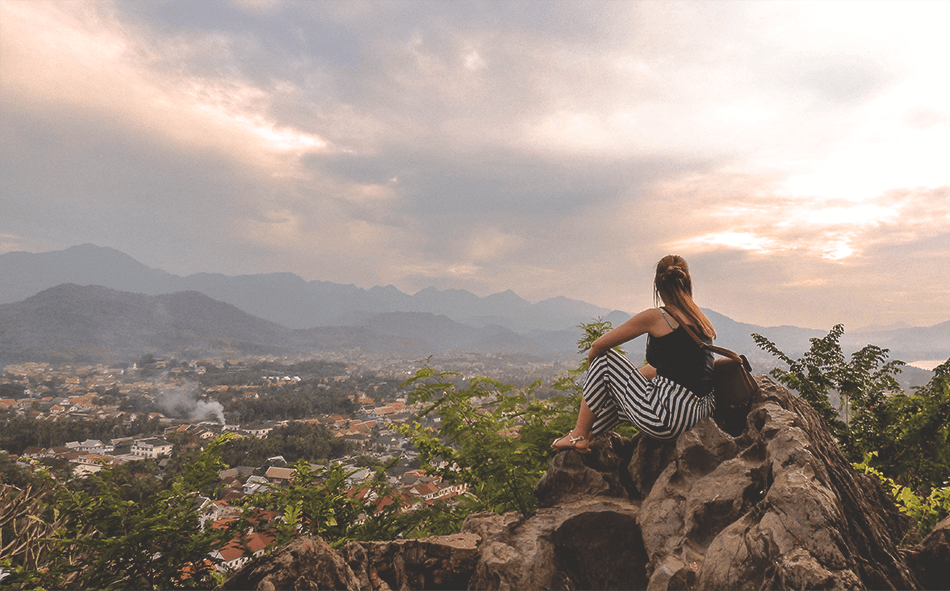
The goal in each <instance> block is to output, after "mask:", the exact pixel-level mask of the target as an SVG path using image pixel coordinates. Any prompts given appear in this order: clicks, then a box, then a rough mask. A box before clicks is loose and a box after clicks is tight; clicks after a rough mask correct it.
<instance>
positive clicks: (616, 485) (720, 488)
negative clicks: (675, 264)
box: [223, 378, 950, 591]
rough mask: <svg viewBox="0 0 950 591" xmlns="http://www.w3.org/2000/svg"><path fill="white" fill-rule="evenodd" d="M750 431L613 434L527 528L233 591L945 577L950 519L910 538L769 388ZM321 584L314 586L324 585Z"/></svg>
mask: <svg viewBox="0 0 950 591" xmlns="http://www.w3.org/2000/svg"><path fill="white" fill-rule="evenodd" d="M759 383H760V386H761V391H760V393H759V394H758V396H757V398H756V399H755V400H754V401H753V404H752V406H751V408H750V411H749V413H748V416H747V417H746V420H745V422H744V424H742V423H741V421H740V424H739V425H738V426H736V425H734V424H731V423H729V422H727V421H726V420H724V419H725V417H718V418H717V420H713V419H704V420H702V421H700V422H699V423H698V424H697V425H696V426H695V427H694V428H693V429H692V430H690V431H689V432H687V433H684V434H683V435H682V436H680V437H679V438H678V439H677V440H676V441H674V442H669V443H661V442H657V441H654V440H651V439H648V438H646V437H643V436H640V435H638V436H635V437H634V438H633V439H625V438H622V437H620V436H618V435H616V434H614V433H611V434H607V435H605V436H601V437H598V438H595V439H594V440H593V441H592V442H591V453H590V454H587V455H581V454H579V453H577V452H574V451H568V452H563V453H560V454H557V455H556V456H554V458H553V459H552V461H551V464H550V467H549V470H548V473H547V474H546V475H545V476H544V477H543V478H542V479H541V481H540V482H539V483H538V485H537V488H536V491H535V493H536V495H537V497H538V500H539V505H540V508H539V509H538V510H537V512H536V513H535V514H533V515H532V516H531V517H530V518H528V519H524V518H523V517H521V516H520V515H515V514H505V515H497V514H492V513H483V514H477V515H472V516H470V517H469V518H468V519H467V520H466V521H465V524H464V525H463V527H462V532H461V533H460V534H459V535H458V536H443V537H436V538H427V539H423V540H406V541H398V542H378V543H359V544H357V543H351V544H349V545H347V546H346V547H345V548H344V549H343V550H342V551H340V552H337V551H334V550H331V549H330V548H329V547H327V546H326V544H324V543H323V542H322V540H319V539H317V540H311V539H304V540H297V541H295V542H293V543H291V544H288V545H287V546H285V547H283V548H281V549H279V550H278V551H277V552H275V553H274V554H272V555H270V556H268V557H265V558H262V559H259V560H257V561H255V562H252V563H251V564H250V565H248V566H247V567H245V568H244V569H243V570H242V571H241V572H239V573H237V574H236V575H235V576H234V577H232V579H230V580H229V581H228V582H227V583H225V585H224V586H223V588H226V589H251V588H256V589H279V588H294V589H317V588H319V589H327V588H329V589H354V590H356V589H358V590H360V591H390V590H392V591H402V590H407V589H466V588H467V589H498V590H507V589H519V590H520V589H655V590H666V589H913V588H928V589H930V588H940V587H934V585H943V586H945V581H946V580H948V579H947V578H946V577H945V576H944V575H945V574H946V570H947V565H948V560H950V557H948V539H950V533H948V532H950V520H945V521H944V522H942V523H941V524H940V526H938V528H937V530H935V531H934V533H933V534H931V535H930V536H929V537H928V538H927V539H925V540H924V542H922V543H921V544H920V545H918V546H917V547H915V548H913V549H907V550H899V549H898V547H897V544H898V542H899V541H900V540H901V539H903V538H904V536H905V535H906V534H907V533H908V532H909V531H910V530H911V529H912V528H913V527H914V523H913V522H912V521H911V520H910V519H909V518H907V517H906V516H904V515H902V514H901V513H900V512H899V511H898V510H897V509H896V507H895V506H894V504H893V502H892V501H891V500H890V498H889V497H888V496H887V494H886V493H885V492H884V490H883V489H882V488H881V487H880V485H879V484H878V483H877V482H876V481H875V480H873V479H872V478H870V477H868V476H866V475H864V474H859V473H857V472H855V471H854V470H853V469H852V468H851V466H850V464H849V463H848V462H847V461H846V460H845V458H844V457H843V456H842V455H841V453H840V452H839V451H838V448H837V446H836V445H835V442H834V440H833V439H832V437H831V435H830V434H829V433H828V431H827V429H826V428H825V427H824V425H823V423H822V422H821V419H820V418H819V417H818V415H817V414H816V413H815V412H814V411H813V410H812V409H811V407H809V406H808V405H807V404H806V403H804V402H803V401H802V400H800V399H799V398H797V397H795V396H792V395H791V394H790V393H789V392H788V391H787V390H785V389H784V388H782V387H780V386H777V385H776V384H774V383H772V382H771V381H769V380H768V379H765V378H760V379H759ZM321 577H322V578H321Z"/></svg>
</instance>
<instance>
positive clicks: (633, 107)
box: [0, 0, 950, 322]
mask: <svg viewBox="0 0 950 591" xmlns="http://www.w3.org/2000/svg"><path fill="white" fill-rule="evenodd" d="M857 6H860V9H857V8H856V7H857ZM947 11H948V9H947V7H946V5H944V4H938V3H901V4H900V5H898V4H887V3H862V4H860V5H856V4H854V3H850V2H848V3H836V2H821V3H804V2H800V3H781V2H756V3H731V2H720V3H669V2H643V3H634V2H615V3H602V2H593V3H588V2H559V3H554V4H552V3H547V2H506V3H501V4H499V3H481V2H474V3H469V2H453V3H444V2H433V3H427V2H385V3H369V2H362V3H343V2H329V3H328V2H320V3H314V2H265V1H256V0H249V1H236V2H224V1H221V2H218V1H212V0H207V1H204V2H182V3H165V2H131V3H129V2H69V3H63V2H18V1H16V0H11V1H4V2H2V3H0V19H2V24H3V27H2V29H0V71H2V74H3V81H4V83H3V85H2V87H0V109H2V114H3V117H2V118H0V134H2V139H3V141H2V142H0V144H2V146H0V178H2V179H3V180H2V183H3V184H2V187H0V188H2V190H3V193H4V201H3V203H2V204H0V208H2V210H0V213H2V215H0V237H2V240H0V248H3V249H6V250H10V249H14V248H27V249H33V250H47V249H50V248H57V247H65V246H69V245H71V244H75V243H82V242H95V243H99V244H104V245H108V246H113V247H115V248H119V249H120V250H123V251H125V252H128V253H129V254H132V255H133V256H135V257H136V258H139V259H140V260H143V261H144V262H146V263H147V264H150V265H153V266H157V267H161V268H164V269H167V270H169V271H172V272H178V273H183V274H184V273H188V272H196V271H219V272H225V273H253V272H264V271H273V270H286V271H293V272H296V273H298V274H300V275H302V276H304V277H305V278H307V279H322V280H329V281H336V282H340V283H355V284H357V285H360V286H362V287H369V286H372V285H375V284H380V283H381V284H387V283H391V284H394V285H396V286H398V287H399V288H401V289H403V290H406V291H410V292H412V291H417V290H420V289H423V288H425V287H429V286H433V285H434V286H436V287H440V288H465V289H470V290H472V291H474V292H476V293H478V294H480V295H487V294H489V293H494V292H499V291H503V290H505V289H508V288H512V289H514V290H515V291H516V292H517V293H519V294H520V295H522V296H524V297H527V298H528V299H534V300H539V299H544V298H547V297H552V296H555V295H567V296H569V297H574V298H578V299H586V300H588V301H592V302H594V303H597V304H601V305H604V306H608V307H616V308H625V309H628V310H636V309H639V308H640V307H645V306H647V305H650V291H649V281H650V279H651V277H652V266H653V265H654V264H655V261H656V260H657V258H659V257H660V256H662V255H664V254H667V253H668V252H670V251H674V250H675V251H680V252H682V253H683V254H685V255H687V256H688V257H689V258H690V260H691V261H693V260H695V261H697V262H698V263H699V264H698V265H697V272H698V273H700V274H703V273H704V272H703V270H702V269H703V268H704V267H705V268H707V269H709V270H710V272H709V274H708V276H706V277H705V278H706V279H707V280H706V281H705V282H704V285H705V286H707V288H708V289H709V291H708V292H707V293H709V294H710V296H711V298H710V299H711V301H713V302H715V303H716V305H720V306H723V311H727V310H728V311H731V312H735V313H736V315H737V316H739V317H742V318H743V319H748V320H750V321H764V320H765V319H767V318H775V317H779V316H782V315H785V314H792V313H794V314H795V315H798V316H797V317H800V318H810V319H814V320H815V321H816V322H817V321H819V320H820V321H822V322H824V321H825V319H827V318H828V317H829V316H830V315H832V314H846V315H850V316H855V315H857V313H856V312H855V310H856V309H858V308H859V306H856V305H854V304H853V302H852V303H851V304H850V305H849V306H850V307H849V306H844V305H842V306H841V307H839V308H838V309H835V310H828V311H824V310H814V309H809V307H808V306H806V305H803V304H799V303H797V300H796V298H798V299H799V300H802V301H806V302H815V301H819V300H821V301H824V300H826V299H833V300H835V301H846V300H847V298H846V297H845V295H847V294H853V296H854V298H856V300H855V301H859V300H860V301H867V302H871V301H872V300H873V301H874V302H875V303H874V305H881V306H884V308H886V309H888V310H890V309H891V308H890V304H888V303H886V302H885V301H884V300H883V299H881V298H883V297H884V296H881V297H880V298H878V296H877V295H876V294H878V293H880V294H884V293H897V292H898V291H899V290H900V289H902V288H903V287H902V286H903V283H902V282H901V281H900V280H898V279H897V278H895V277H893V276H891V275H888V274H887V273H884V272H883V271H881V270H880V267H881V266H882V261H888V264H894V261H896V260H897V259H898V258H899V256H900V255H899V253H905V254H910V255H912V256H915V257H919V258H920V259H921V260H923V259H927V260H930V261H932V262H931V263H929V264H930V265H931V266H939V265H940V263H938V262H933V261H935V260H936V259H933V258H928V257H931V256H932V255H931V254H929V253H932V252H936V251H939V249H936V247H935V243H934V242H932V241H931V238H930V236H933V235H941V236H942V235H943V234H942V232H943V230H941V228H942V227H943V226H945V225H946V222H947V221H948V220H947V209H946V205H945V202H946V193H945V192H946V190H947V189H946V188H947V187H948V186H950V177H948V176H947V169H946V165H945V161H946V149H945V147H946V142H947V135H948V131H950V111H948V109H947V107H946V105H947V104H950V88H948V84H947V82H946V81H945V80H944V78H945V77H942V76H939V75H935V73H939V72H941V71H943V69H944V65H943V60H944V59H945V58H944V57H943V56H944V55H946V53H947V51H948V50H950V47H948V43H950V41H948V40H947V37H946V35H945V34H944V32H943V30H942V27H943V23H945V22H946V19H945V18H944V17H945V16H946V15H947ZM935 249H936V250H935ZM944 266H946V265H944ZM911 267H912V268H913V269H914V270H915V272H917V271H919V270H920V269H918V267H917V266H916V263H914V264H913V265H911ZM875 268H878V270H877V271H872V269H875ZM875 273H876V274H875ZM931 275H933V273H931ZM875 281H879V282H882V284H881V285H880V289H878V290H875V294H864V295H862V294H861V293H860V292H861V289H860V287H859V286H860V285H861V283H862V282H865V283H864V285H865V291H867V288H866V286H867V285H868V284H874V282H875ZM921 281H922V283H921V284H920V285H919V287H918V291H920V292H921V294H922V295H921V297H922V298H923V297H931V295H926V296H925V295H924V294H937V293H938V292H940V287H939V284H938V283H936V281H935V280H921ZM641 283H643V284H644V287H643V289H641V288H640V284H641ZM750 286H752V287H750ZM743 290H745V293H751V294H755V298H754V301H751V302H748V301H747V302H744V303H743V304H742V306H741V307H740V306H739V305H738V304H734V303H730V301H729V298H728V297H727V296H726V295H719V294H728V293H736V292H737V291H738V292H742V291H743ZM836 290H838V291H836ZM777 292H778V293H777ZM848 297H850V296H848ZM862 297H863V298H864V299H863V300H862V299H861V298H862ZM933 297H935V298H937V300H934V301H943V300H939V297H942V296H936V295H934V296H933ZM874 298H878V299H874ZM776 302H781V303H782V307H781V308H779V307H776ZM882 302H883V303H882ZM868 305H869V306H870V305H871V304H870V303H869V304H868ZM938 307H939V306H938ZM811 308H815V306H811ZM944 309H946V306H944ZM887 313H888V314H891V313H895V314H896V313H897V312H887ZM862 314H863V312H862ZM915 314H918V316H917V317H922V316H921V314H922V313H921V312H919V311H918V312H915ZM865 315H867V314H865ZM928 317H931V318H934V319H935V320H942V319H940V318H936V313H932V314H930V315H929V316H928ZM802 322H805V321H802Z"/></svg>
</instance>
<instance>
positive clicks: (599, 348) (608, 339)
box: [587, 308, 666, 362]
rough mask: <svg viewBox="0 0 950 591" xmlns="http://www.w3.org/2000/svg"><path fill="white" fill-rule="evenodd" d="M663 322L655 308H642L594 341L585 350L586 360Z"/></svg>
mask: <svg viewBox="0 0 950 591" xmlns="http://www.w3.org/2000/svg"><path fill="white" fill-rule="evenodd" d="M665 322H666V321H665V320H663V315H662V314H661V313H660V311H659V310H658V309H657V308H650V309H648V310H644V311H643V312H640V313H639V314H637V315H636V316H634V317H633V318H631V319H630V320H627V321H626V322H624V323H623V324H621V325H620V326H618V327H616V328H614V329H613V330H611V331H610V332H608V333H607V334H605V335H603V336H601V337H600V338H599V339H597V340H596V341H594V343H593V344H592V345H591V346H590V350H589V351H588V352H587V361H588V362H590V361H593V360H594V358H595V357H600V356H601V355H603V354H604V353H606V352H607V351H610V350H611V349H613V348H614V347H616V346H617V345H622V344H624V343H626V342H627V341H629V340H631V339H635V338H637V337H638V336H640V335H642V334H646V333H648V332H651V331H654V330H656V327H657V326H658V325H659V324H658V323H664V324H663V325H664V326H665Z"/></svg>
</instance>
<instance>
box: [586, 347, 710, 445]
mask: <svg viewBox="0 0 950 591" xmlns="http://www.w3.org/2000/svg"><path fill="white" fill-rule="evenodd" d="M584 400H586V401H587V406H589V407H590V409H591V410H592V411H593V413H594V416H595V417H596V418H595V419H594V426H593V428H592V429H591V435H597V434H598V433H603V432H604V431H607V430H609V429H611V428H613V427H614V426H615V425H617V423H619V422H620V421H622V420H625V421H628V422H631V423H633V424H634V425H635V426H636V427H637V428H638V429H640V431H643V432H644V433H646V434H647V435H649V436H650V437H653V438H655V439H675V438H676V437H678V436H679V435H680V434H681V433H683V432H685V431H688V430H689V429H691V428H692V427H693V425H695V424H696V423H697V422H698V421H699V419H701V418H703V417H709V416H712V414H713V411H714V410H715V408H716V399H715V397H714V396H713V395H712V394H711V393H710V394H709V395H708V396H705V397H703V398H700V397H698V396H696V395H695V394H693V393H692V392H690V391H689V390H687V389H686V388H684V387H683V386H680V385H679V384H676V383H674V382H671V381H670V380H668V379H666V378H664V377H660V376H657V377H656V378H654V379H652V380H648V379H646V378H645V377H643V374H641V373H640V372H639V371H638V370H637V368H636V367H635V366H634V365H633V364H632V363H630V362H629V361H628V360H627V358H626V357H624V356H623V355H621V354H619V353H617V352H616V351H609V352H608V353H607V354H605V355H601V356H600V357H597V358H596V359H594V361H593V363H591V366H590V370H589V371H588V373H587V381H586V382H585V383H584Z"/></svg>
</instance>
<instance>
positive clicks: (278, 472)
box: [264, 466, 294, 486]
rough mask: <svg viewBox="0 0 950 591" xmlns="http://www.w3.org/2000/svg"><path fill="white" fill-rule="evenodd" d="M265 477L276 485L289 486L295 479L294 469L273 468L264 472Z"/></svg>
mask: <svg viewBox="0 0 950 591" xmlns="http://www.w3.org/2000/svg"><path fill="white" fill-rule="evenodd" d="M264 477H265V478H267V479H268V480H270V481H271V482H273V483H274V484H279V485H281V486H287V485H288V484H290V482H291V481H292V480H293V478H294V469H293V468H281V467H278V466H271V467H270V468H268V469H267V472H264Z"/></svg>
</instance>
